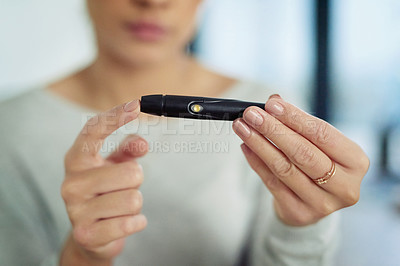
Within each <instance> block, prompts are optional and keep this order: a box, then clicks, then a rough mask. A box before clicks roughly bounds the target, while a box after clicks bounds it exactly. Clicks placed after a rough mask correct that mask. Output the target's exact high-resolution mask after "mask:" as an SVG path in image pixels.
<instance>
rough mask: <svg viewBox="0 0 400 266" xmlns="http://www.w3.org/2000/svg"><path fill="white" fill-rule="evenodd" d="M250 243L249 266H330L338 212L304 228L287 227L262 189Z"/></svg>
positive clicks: (334, 249)
mask: <svg viewBox="0 0 400 266" xmlns="http://www.w3.org/2000/svg"><path fill="white" fill-rule="evenodd" d="M261 194H262V196H261V201H260V204H259V208H258V209H259V210H258V213H257V218H256V222H255V225H254V227H253V234H252V243H251V257H250V262H251V265H254V266H260V265H273V266H280V265H295V266H302V265H304V266H325V265H334V255H335V251H336V248H337V245H338V240H339V237H338V227H339V216H338V213H333V214H331V215H329V216H328V217H325V218H324V219H322V220H320V221H319V222H317V223H316V224H313V225H309V226H306V227H293V226H288V225H286V224H284V223H282V222H281V221H280V219H279V218H278V217H277V215H276V213H275V210H274V207H273V197H272V195H271V194H270V193H268V191H267V190H266V189H265V188H264V190H263V191H262V192H261Z"/></svg>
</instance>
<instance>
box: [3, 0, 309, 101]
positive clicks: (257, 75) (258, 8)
mask: <svg viewBox="0 0 400 266" xmlns="http://www.w3.org/2000/svg"><path fill="white" fill-rule="evenodd" d="M84 2H85V1H84V0H36V1H26V0H25V1H23V0H0V3H1V4H0V38H1V39H0V99H1V98H5V97H9V96H11V95H14V94H16V93H18V92H20V91H22V90H24V89H28V88H32V87H34V86H35V85H36V84H42V83H45V82H47V81H49V80H53V79H56V78H58V77H60V76H63V75H66V74H67V73H69V72H70V71H72V70H74V69H76V68H78V67H79V66H82V65H84V64H86V63H87V62H89V61H90V60H91V58H92V57H93V54H94V47H93V45H92V36H91V34H90V26H89V25H90V23H89V21H88V18H87V15H86V13H85V7H84ZM312 3H313V1H312V0H280V1H274V0H235V1H232V0H208V1H206V3H205V7H204V12H203V13H202V14H203V16H202V18H201V19H200V20H201V21H203V22H202V23H201V26H202V29H201V39H200V43H199V45H200V55H199V57H200V60H201V61H202V62H204V63H205V64H206V65H209V66H210V67H212V68H214V69H217V70H218V71H221V72H224V73H228V74H231V75H234V76H239V77H243V78H247V79H255V80H260V81H262V82H264V83H266V84H268V85H269V86H270V87H271V88H275V91H276V92H279V93H281V94H282V95H283V96H284V97H286V98H287V99H289V100H291V101H294V102H296V103H299V102H300V103H301V102H303V101H302V100H304V99H306V96H308V92H309V89H310V88H311V84H310V81H311V75H312V30H311V23H312V14H311V12H312V9H311V5H312ZM300 105H302V106H303V107H304V106H305V104H300Z"/></svg>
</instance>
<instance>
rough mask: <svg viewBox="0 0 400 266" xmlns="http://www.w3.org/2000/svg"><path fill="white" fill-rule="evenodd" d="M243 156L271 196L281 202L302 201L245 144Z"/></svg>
mask: <svg viewBox="0 0 400 266" xmlns="http://www.w3.org/2000/svg"><path fill="white" fill-rule="evenodd" d="M241 148H242V151H243V154H244V155H245V157H246V160H247V162H248V163H249V165H250V167H251V168H252V169H253V170H254V171H255V172H256V173H257V174H258V176H259V177H260V178H261V180H262V181H263V183H264V184H265V186H266V187H267V188H268V190H269V191H270V192H271V194H272V195H273V196H274V198H276V199H277V200H279V201H285V200H288V199H290V200H300V199H299V197H297V195H296V194H294V193H293V191H291V190H290V189H289V188H288V187H287V186H286V185H285V184H284V183H282V181H280V180H279V179H278V178H277V177H276V176H275V175H274V174H273V173H272V172H271V170H270V169H269V168H268V167H267V166H266V165H265V163H264V162H263V161H262V160H261V159H260V157H258V156H257V154H255V153H254V152H253V151H252V150H251V149H250V148H249V147H248V146H247V145H246V144H245V143H243V144H242V145H241Z"/></svg>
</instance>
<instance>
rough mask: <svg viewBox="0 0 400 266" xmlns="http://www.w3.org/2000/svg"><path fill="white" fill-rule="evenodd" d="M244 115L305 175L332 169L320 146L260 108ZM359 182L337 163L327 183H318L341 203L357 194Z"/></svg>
mask: <svg viewBox="0 0 400 266" xmlns="http://www.w3.org/2000/svg"><path fill="white" fill-rule="evenodd" d="M257 116H258V117H257ZM243 118H244V119H245V121H249V123H251V126H252V128H254V129H255V131H256V132H258V133H259V134H261V135H262V136H263V137H264V139H265V138H267V139H268V140H270V141H271V142H272V143H274V145H275V146H277V147H278V148H279V150H280V152H282V153H284V154H285V156H286V157H287V158H288V159H289V160H290V162H291V163H293V164H294V165H296V166H297V169H299V170H300V171H301V172H303V173H304V174H305V176H306V177H307V178H311V179H314V180H315V179H318V178H321V177H324V176H325V175H326V174H327V172H329V170H330V169H331V166H332V160H331V159H330V158H329V157H328V156H326V155H325V154H324V153H323V152H322V151H321V150H320V149H318V148H317V147H316V146H315V145H314V144H313V143H311V142H310V141H309V140H307V139H305V138H304V137H303V136H301V135H299V134H298V133H296V132H294V131H293V130H292V129H290V128H288V127H287V126H285V125H284V124H282V123H281V122H280V121H279V120H277V119H276V118H274V117H272V116H271V115H269V114H268V113H266V112H265V111H263V110H262V109H260V108H258V107H250V108H248V109H246V111H245V112H244V114H243ZM256 120H258V121H257V122H255V121H256ZM359 182H360V179H358V178H350V175H349V173H347V172H346V171H345V170H344V169H343V168H342V167H341V166H340V165H336V173H335V176H334V177H332V178H331V179H330V180H329V182H328V183H326V184H321V185H318V186H320V187H321V188H323V189H324V190H326V191H328V192H329V193H331V194H332V195H335V197H337V198H338V200H339V201H342V202H343V204H349V203H351V202H353V201H354V200H355V198H356V197H357V194H358V193H357V191H358V190H359V189H358V188H359ZM314 185H316V184H314Z"/></svg>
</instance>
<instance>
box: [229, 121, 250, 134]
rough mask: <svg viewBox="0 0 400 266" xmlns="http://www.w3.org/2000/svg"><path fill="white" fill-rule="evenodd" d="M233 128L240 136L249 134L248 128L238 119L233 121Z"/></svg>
mask: <svg viewBox="0 0 400 266" xmlns="http://www.w3.org/2000/svg"><path fill="white" fill-rule="evenodd" d="M233 130H235V132H236V133H237V134H238V135H239V136H240V137H244V138H248V137H250V135H251V131H250V128H249V127H248V126H247V125H246V124H245V123H243V122H242V121H240V120H236V121H235V122H233Z"/></svg>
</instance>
